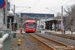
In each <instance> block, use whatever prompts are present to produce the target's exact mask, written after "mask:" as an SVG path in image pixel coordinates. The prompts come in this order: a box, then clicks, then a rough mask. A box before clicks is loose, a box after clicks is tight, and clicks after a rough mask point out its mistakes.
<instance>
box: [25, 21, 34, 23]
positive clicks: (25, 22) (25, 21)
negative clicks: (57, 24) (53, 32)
mask: <svg viewBox="0 0 75 50" xmlns="http://www.w3.org/2000/svg"><path fill="white" fill-rule="evenodd" d="M27 22H34V23H35V20H26V21H25V23H27Z"/></svg>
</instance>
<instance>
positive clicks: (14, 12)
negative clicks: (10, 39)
mask: <svg viewBox="0 0 75 50" xmlns="http://www.w3.org/2000/svg"><path fill="white" fill-rule="evenodd" d="M13 13H14V20H15V5H14V10H13ZM13 33H14V21H13Z"/></svg>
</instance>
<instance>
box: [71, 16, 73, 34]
mask: <svg viewBox="0 0 75 50" xmlns="http://www.w3.org/2000/svg"><path fill="white" fill-rule="evenodd" d="M71 34H73V17H72V18H71Z"/></svg>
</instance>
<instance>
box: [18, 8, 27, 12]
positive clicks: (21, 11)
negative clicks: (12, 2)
mask: <svg viewBox="0 0 75 50" xmlns="http://www.w3.org/2000/svg"><path fill="white" fill-rule="evenodd" d="M27 9H28V8H27ZM27 9H23V10H21V11H18V12H22V11H25V10H27Z"/></svg>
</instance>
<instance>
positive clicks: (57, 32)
mask: <svg viewBox="0 0 75 50" xmlns="http://www.w3.org/2000/svg"><path fill="white" fill-rule="evenodd" d="M45 32H53V33H56V34H62V32H61V31H51V30H45ZM65 34H71V31H65ZM73 34H75V32H73Z"/></svg>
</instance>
